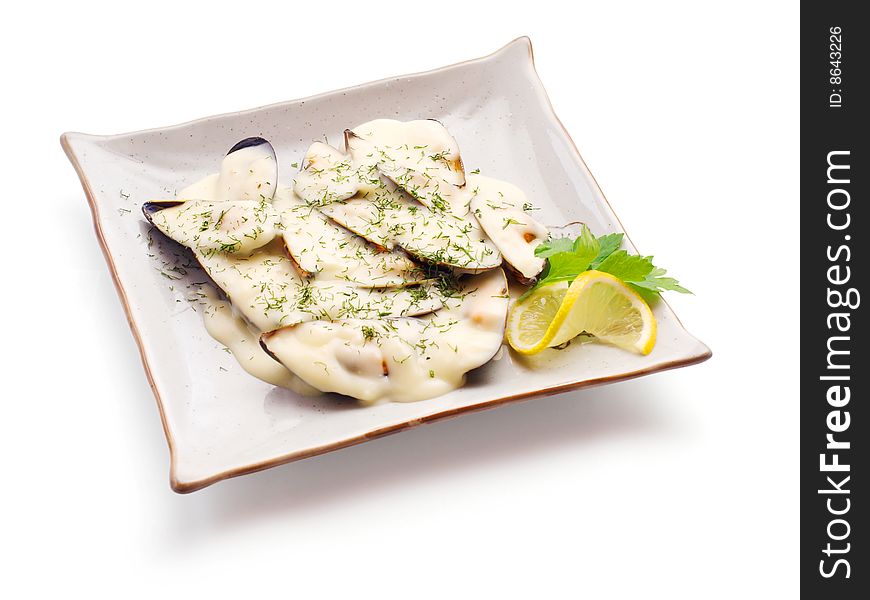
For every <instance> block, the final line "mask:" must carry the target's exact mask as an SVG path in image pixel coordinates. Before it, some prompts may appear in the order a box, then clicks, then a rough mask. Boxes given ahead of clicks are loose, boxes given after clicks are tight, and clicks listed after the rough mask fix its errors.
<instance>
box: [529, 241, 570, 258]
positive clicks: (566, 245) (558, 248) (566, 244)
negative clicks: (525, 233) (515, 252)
mask: <svg viewBox="0 0 870 600" xmlns="http://www.w3.org/2000/svg"><path fill="white" fill-rule="evenodd" d="M573 249H574V240H572V239H571V238H569V237H559V238H550V239H549V240H547V241H546V242H543V243H542V244H539V245H538V247H537V248H535V256H537V257H538V258H549V257H551V256H553V255H554V254H558V253H559V252H571V250H573Z"/></svg>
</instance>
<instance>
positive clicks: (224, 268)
mask: <svg viewBox="0 0 870 600" xmlns="http://www.w3.org/2000/svg"><path fill="white" fill-rule="evenodd" d="M346 145H347V150H348V154H345V153H342V152H341V151H339V150H337V149H335V148H332V147H331V146H328V145H326V144H322V143H319V142H318V143H315V144H313V145H312V146H311V147H310V148H309V151H308V152H307V153H306V156H305V159H304V161H303V168H302V171H301V172H300V173H298V174H297V175H296V177H295V179H294V185H293V189H289V188H285V189H280V190H279V189H278V186H277V180H278V177H277V163H276V160H275V155H274V151H273V150H272V148H271V146H270V145H269V144H268V143H261V144H258V145H253V146H249V147H246V148H242V149H240V150H237V151H234V152H232V153H230V154H229V155H228V156H226V157H225V158H224V160H223V162H222V164H221V170H220V172H219V173H216V174H214V175H210V176H208V177H205V178H204V179H202V180H201V181H199V182H196V183H194V184H192V185H190V186H188V187H187V188H185V189H184V190H182V191H181V192H180V193H179V195H178V197H179V199H182V200H185V202H184V203H183V204H181V205H179V206H176V207H173V208H166V209H163V210H161V211H157V212H154V213H152V214H151V219H152V221H153V222H154V224H155V225H156V226H157V227H158V228H159V229H160V230H161V231H163V232H164V233H165V234H167V235H168V236H169V237H171V238H173V239H175V240H176V241H178V242H180V243H182V244H184V245H186V246H188V247H189V248H191V250H192V251H193V252H194V254H195V256H196V258H197V260H198V261H199V262H200V263H201V264H202V266H203V267H204V268H205V270H206V272H207V273H208V274H209V275H210V277H211V278H212V279H213V280H214V281H215V283H217V285H218V286H219V287H220V288H221V289H222V290H223V291H224V292H225V293H226V295H227V297H228V299H229V300H230V301H231V303H232V304H231V303H230V302H227V301H224V300H221V299H219V298H217V296H215V295H207V297H206V299H205V300H206V302H207V308H206V310H205V311H204V317H203V319H204V323H205V327H206V330H207V331H208V332H209V334H210V335H211V336H212V337H213V338H215V339H216V340H218V341H219V342H221V343H222V344H223V345H224V346H226V347H227V348H228V349H229V350H230V352H232V353H233V356H234V357H235V358H236V359H237V360H238V361H239V364H240V365H241V366H242V367H243V368H244V369H245V370H246V371H247V372H248V373H250V374H251V375H253V376H254V377H257V378H259V379H261V380H263V381H266V382H268V383H271V384H273V385H276V386H280V387H286V388H288V389H291V390H293V391H295V392H297V393H300V394H312V393H317V392H318V390H324V391H331V392H337V393H341V394H345V395H349V396H353V397H356V398H358V399H360V400H361V401H362V402H364V403H375V402H382V401H401V402H404V401H415V400H422V399H425V398H431V397H434V396H438V395H441V394H444V393H447V392H449V391H451V390H453V389H456V388H458V387H460V386H461V385H462V384H463V383H464V380H465V373H466V372H468V371H469V370H471V369H474V368H477V367H479V366H481V365H483V364H485V363H486V362H488V361H489V360H491V359H492V358H493V356H495V355H496V354H497V353H498V352H499V350H500V349H501V348H502V340H503V336H504V325H505V320H506V315H507V309H508V289H507V282H506V279H505V276H504V272H503V271H502V270H501V269H500V268H498V267H499V265H501V264H502V260H503V259H504V261H505V262H507V263H508V264H509V265H510V266H511V267H513V269H514V270H516V271H517V272H518V273H519V274H520V275H521V276H522V277H524V278H532V277H534V276H535V275H537V274H538V273H539V272H540V270H541V268H542V267H543V260H541V259H538V258H537V257H535V256H534V248H535V247H536V246H537V245H538V244H539V243H540V242H541V241H542V240H543V239H545V238H546V237H547V231H546V229H545V228H544V227H543V226H541V225H540V224H539V223H537V222H536V221H534V220H533V219H531V217H529V216H528V215H527V214H526V212H525V208H526V204H527V203H526V199H525V196H524V195H523V193H522V191H520V190H519V189H518V188H516V187H515V186H512V185H510V184H508V183H505V182H501V181H498V180H494V179H491V178H486V177H481V176H477V175H469V176H468V180H467V181H466V175H465V172H464V169H463V166H462V160H461V158H460V154H459V147H458V145H457V144H456V140H454V139H453V137H452V136H450V134H449V133H448V132H447V130H446V129H445V128H444V127H443V126H442V125H441V124H440V123H437V122H435V121H412V122H409V123H401V122H399V121H392V120H388V119H378V120H375V121H371V122H369V123H365V124H363V125H361V126H359V127H356V128H354V130H353V131H352V132H348V133H347V134H346ZM294 191H295V193H294ZM297 194H298V196H297ZM404 252H407V253H408V254H410V255H411V257H414V258H417V259H419V260H421V261H423V262H424V263H434V264H438V265H441V266H446V267H450V268H451V269H452V270H453V271H454V273H456V274H462V273H480V274H478V275H473V276H470V277H466V278H465V279H464V280H463V281H462V282H461V284H460V285H459V287H458V288H457V287H456V283H455V282H453V283H450V281H451V280H444V279H439V280H428V279H426V277H427V275H426V269H423V268H421V267H420V266H418V265H417V264H416V263H414V262H413V261H412V260H410V259H409V257H408V256H407V255H406V254H404ZM483 271H487V272H485V273H481V272H483ZM262 332H268V333H262ZM261 335H262V340H263V343H264V344H265V345H266V346H267V347H268V353H267V352H266V351H265V350H264V349H263V348H262V347H261V345H260V338H261Z"/></svg>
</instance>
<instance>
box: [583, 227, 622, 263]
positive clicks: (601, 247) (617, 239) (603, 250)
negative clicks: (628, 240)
mask: <svg viewBox="0 0 870 600" xmlns="http://www.w3.org/2000/svg"><path fill="white" fill-rule="evenodd" d="M623 237H624V235H623V234H621V233H608V234H607V235H602V236H601V237H600V238H598V256H596V257H595V260H593V261H592V264H590V265H589V268H590V269H597V268H598V265H600V264H601V263H602V262H603V261H604V259H605V258H607V257H608V256H610V255H611V254H613V253H614V252H616V251H617V250H619V247H620V246H622V238H623Z"/></svg>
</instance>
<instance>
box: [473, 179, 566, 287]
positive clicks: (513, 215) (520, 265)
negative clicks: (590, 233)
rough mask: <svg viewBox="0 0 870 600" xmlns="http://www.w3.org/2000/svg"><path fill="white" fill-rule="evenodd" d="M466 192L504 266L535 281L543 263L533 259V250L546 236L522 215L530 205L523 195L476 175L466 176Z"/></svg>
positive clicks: (505, 185)
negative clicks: (498, 251)
mask: <svg viewBox="0 0 870 600" xmlns="http://www.w3.org/2000/svg"><path fill="white" fill-rule="evenodd" d="M466 189H468V190H469V191H470V194H471V210H472V212H473V213H474V216H475V217H477V221H478V222H479V223H480V226H481V227H482V228H483V230H484V231H485V232H486V235H487V236H489V239H491V240H492V241H493V243H494V244H495V245H496V246H497V247H498V249H499V250H500V251H501V253H502V256H504V259H505V262H507V263H508V264H509V265H510V266H512V267H513V268H514V269H516V271H518V272H519V274H520V275H521V276H522V277H523V278H525V279H532V278H533V277H536V276H537V275H538V274H539V273H540V272H541V271H542V270H543V268H544V264H545V261H544V259H543V258H538V257H537V256H535V248H537V247H538V246H539V245H540V244H541V242H543V241H545V240H546V239H547V237H548V236H549V235H550V234H549V232H548V231H547V228H546V227H544V226H543V225H541V224H540V223H538V222H537V221H535V220H534V219H533V218H532V217H531V216H530V215H529V214H528V213H527V212H526V210H525V208H526V207H529V206H530V205H529V202H528V200H527V198H526V195H525V194H524V193H523V191H522V190H521V189H520V188H518V187H517V186H515V185H513V184H511V183H508V182H506V181H500V180H498V179H493V178H492V177H484V176H483V175H477V174H471V175H469V176H468V184H467V186H466Z"/></svg>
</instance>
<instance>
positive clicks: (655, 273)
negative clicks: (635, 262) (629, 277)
mask: <svg viewBox="0 0 870 600" xmlns="http://www.w3.org/2000/svg"><path fill="white" fill-rule="evenodd" d="M665 273H667V271H666V270H665V269H662V268H661V267H655V268H654V269H653V270H652V271H650V272H649V274H647V276H646V277H645V278H644V279H643V281H632V282H631V283H632V284H634V285H635V287H640V288H643V289H647V290H652V291H653V292H664V291H667V290H670V291H672V292H680V293H681V294H691V293H692V292H690V291H689V290H687V289H686V288H684V287H683V286H681V285H680V283H679V282H678V281H677V280H676V279H674V278H673V277H664V274H665Z"/></svg>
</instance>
